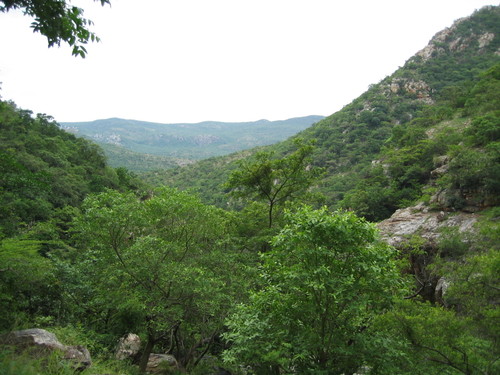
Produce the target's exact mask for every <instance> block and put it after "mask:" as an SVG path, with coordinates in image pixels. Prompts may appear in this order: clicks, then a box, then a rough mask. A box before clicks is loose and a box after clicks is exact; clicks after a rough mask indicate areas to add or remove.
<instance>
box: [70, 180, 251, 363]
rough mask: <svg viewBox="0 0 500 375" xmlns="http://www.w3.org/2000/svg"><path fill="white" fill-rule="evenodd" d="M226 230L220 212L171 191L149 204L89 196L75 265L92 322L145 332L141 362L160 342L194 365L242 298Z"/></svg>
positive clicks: (113, 195)
mask: <svg viewBox="0 0 500 375" xmlns="http://www.w3.org/2000/svg"><path fill="white" fill-rule="evenodd" d="M228 229H229V223H228V222H227V218H226V215H225V214H224V213H223V212H222V211H221V210H219V209H216V208H214V207H210V206H205V205H203V204H201V203H200V202H199V200H198V199H197V198H195V197H193V196H191V195H189V194H186V193H180V192H177V191H176V190H173V189H163V190H161V191H158V192H157V193H156V194H155V195H154V196H153V197H152V198H151V199H148V200H146V201H140V200H138V199H137V198H136V197H135V196H134V195H133V194H130V193H128V194H121V193H118V192H114V191H107V192H105V193H101V194H99V195H96V196H91V197H89V198H88V199H86V201H85V202H84V205H83V207H82V215H81V216H79V217H78V218H77V219H76V221H75V231H76V234H75V235H76V238H77V239H78V242H79V244H78V247H79V248H80V249H81V251H82V253H81V254H80V255H79V256H78V264H77V265H75V267H76V268H77V270H78V273H79V274H80V277H79V278H83V280H79V282H81V281H83V282H84V283H85V284H86V285H89V286H91V288H92V292H91V293H92V295H93V297H92V299H91V301H89V302H90V305H88V308H92V309H97V311H96V312H95V313H94V317H93V318H94V319H96V318H97V319H105V320H103V321H102V322H101V323H100V324H101V325H102V327H103V329H104V330H109V329H113V325H114V326H115V329H116V328H118V329H120V328H121V329H135V330H137V329H140V330H141V331H143V332H144V333H145V335H146V336H147V344H146V345H147V346H146V349H145V352H144V353H145V354H143V358H145V359H147V358H148V357H149V353H150V352H151V350H152V349H153V346H154V345H156V344H164V345H166V347H167V348H170V349H169V350H170V351H171V352H173V353H175V355H176V357H177V358H178V359H179V360H180V361H182V363H183V365H184V366H194V365H196V362H197V361H198V360H199V358H198V357H199V356H203V354H204V352H203V350H202V349H206V350H208V347H209V346H211V345H213V343H214V339H215V337H216V335H217V334H218V333H219V331H220V330H221V328H222V319H223V317H224V315H225V311H226V310H227V309H228V308H229V306H230V304H231V303H232V300H233V298H234V297H235V296H237V295H239V294H240V293H241V292H240V291H239V287H240V286H241V284H240V283H241V282H243V279H241V278H239V277H238V275H239V274H240V273H241V272H242V270H241V267H240V265H239V264H238V263H237V260H238V261H239V262H242V261H243V258H242V257H241V256H238V254H236V253H235V252H234V251H233V249H231V248H230V247H229V246H228V244H227V243H226V242H225V241H226V240H227V238H228V237H227V236H228V234H229V232H228ZM242 264H244V263H241V265H242ZM228 269H231V270H232V272H231V273H229V272H227V270H228ZM77 287H78V285H74V286H73V288H72V290H73V293H76V292H78V289H77ZM110 291H113V292H112V293H110ZM106 310H107V311H108V312H107V313H105V311H106ZM100 314H103V315H101V316H99V315H100ZM110 315H111V316H113V317H114V318H113V319H112V320H110V319H109V316H110ZM106 316H107V318H106ZM123 319H125V320H126V321H128V322H129V323H128V327H127V326H126V325H123V324H121V325H122V327H120V321H123ZM121 333H122V334H123V333H124V332H121ZM141 366H145V362H141Z"/></svg>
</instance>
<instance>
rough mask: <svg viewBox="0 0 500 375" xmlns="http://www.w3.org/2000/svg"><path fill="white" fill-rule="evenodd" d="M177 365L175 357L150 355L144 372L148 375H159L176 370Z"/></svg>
mask: <svg viewBox="0 0 500 375" xmlns="http://www.w3.org/2000/svg"><path fill="white" fill-rule="evenodd" d="M178 368H179V364H178V362H177V360H176V359H175V357H174V356H173V355H170V354H154V353H151V354H150V356H149V360H148V365H147V366H146V372H147V373H149V374H161V373H164V372H165V370H166V369H178Z"/></svg>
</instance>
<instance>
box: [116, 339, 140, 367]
mask: <svg viewBox="0 0 500 375" xmlns="http://www.w3.org/2000/svg"><path fill="white" fill-rule="evenodd" d="M140 350H141V339H140V337H139V336H137V335H136V334H134V333H129V334H128V335H126V336H123V337H121V338H120V340H118V345H117V347H116V352H115V358H116V359H119V360H124V359H133V358H134V357H135V356H137V355H138V354H139V351H140Z"/></svg>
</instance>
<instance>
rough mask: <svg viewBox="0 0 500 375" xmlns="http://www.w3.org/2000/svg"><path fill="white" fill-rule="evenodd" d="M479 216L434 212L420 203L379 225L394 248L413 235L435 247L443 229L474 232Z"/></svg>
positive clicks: (397, 212)
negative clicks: (451, 228)
mask: <svg viewBox="0 0 500 375" xmlns="http://www.w3.org/2000/svg"><path fill="white" fill-rule="evenodd" d="M477 219H478V215H477V214H473V213H468V212H453V213H449V212H444V211H432V210H430V209H429V207H427V206H426V205H424V204H423V203H420V204H418V205H416V206H413V207H408V208H402V209H399V210H397V211H396V212H395V213H394V214H393V215H392V216H391V217H390V218H389V219H386V220H384V221H382V222H380V223H378V224H377V226H378V228H379V230H380V232H381V234H382V237H383V238H384V239H385V240H386V241H387V242H388V243H389V244H390V245H393V246H396V247H398V246H400V245H402V244H403V243H405V242H406V241H408V239H409V238H410V237H411V236H413V235H418V236H420V237H422V238H423V239H425V240H426V241H427V243H428V244H429V245H435V244H436V243H437V241H438V240H439V237H440V236H441V232H442V229H443V228H449V227H456V228H458V230H459V232H460V233H464V232H471V231H473V227H474V224H475V223H476V222H477Z"/></svg>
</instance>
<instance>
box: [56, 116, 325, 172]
mask: <svg viewBox="0 0 500 375" xmlns="http://www.w3.org/2000/svg"><path fill="white" fill-rule="evenodd" d="M322 118H323V117H322V116H307V117H299V118H292V119H288V120H280V121H268V120H259V121H254V122H239V123H225V122H215V121H205V122H201V123H197V124H188V123H181V124H158V123H151V122H145V121H137V120H124V119H119V118H110V119H106V120H96V121H91V122H74V123H72V122H69V123H61V126H62V127H63V128H64V129H65V130H66V131H69V132H72V133H74V134H76V135H79V136H84V137H86V138H89V139H91V140H93V141H95V142H97V143H99V144H101V145H105V146H106V145H107V146H109V145H112V146H118V147H120V148H122V149H126V150H130V151H133V152H136V153H143V154H150V155H157V156H164V157H165V156H166V157H170V158H177V159H182V160H183V162H186V160H200V159H204V158H208V157H212V156H219V155H226V154H229V153H232V152H236V151H241V150H245V149H249V148H253V147H256V146H264V145H269V144H273V143H277V142H280V141H283V140H285V139H287V138H288V137H290V136H292V135H295V134H297V133H298V132H300V131H301V130H304V129H306V128H308V127H309V126H311V125H312V124H314V123H316V122H318V121H319V120H321V119H322ZM105 150H106V151H108V152H110V151H113V152H118V150H117V149H116V148H109V147H108V148H106V147H105ZM123 152H125V150H123ZM108 156H110V155H108ZM110 161H111V162H112V164H115V165H114V166H118V165H116V164H117V163H114V162H113V160H110Z"/></svg>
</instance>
